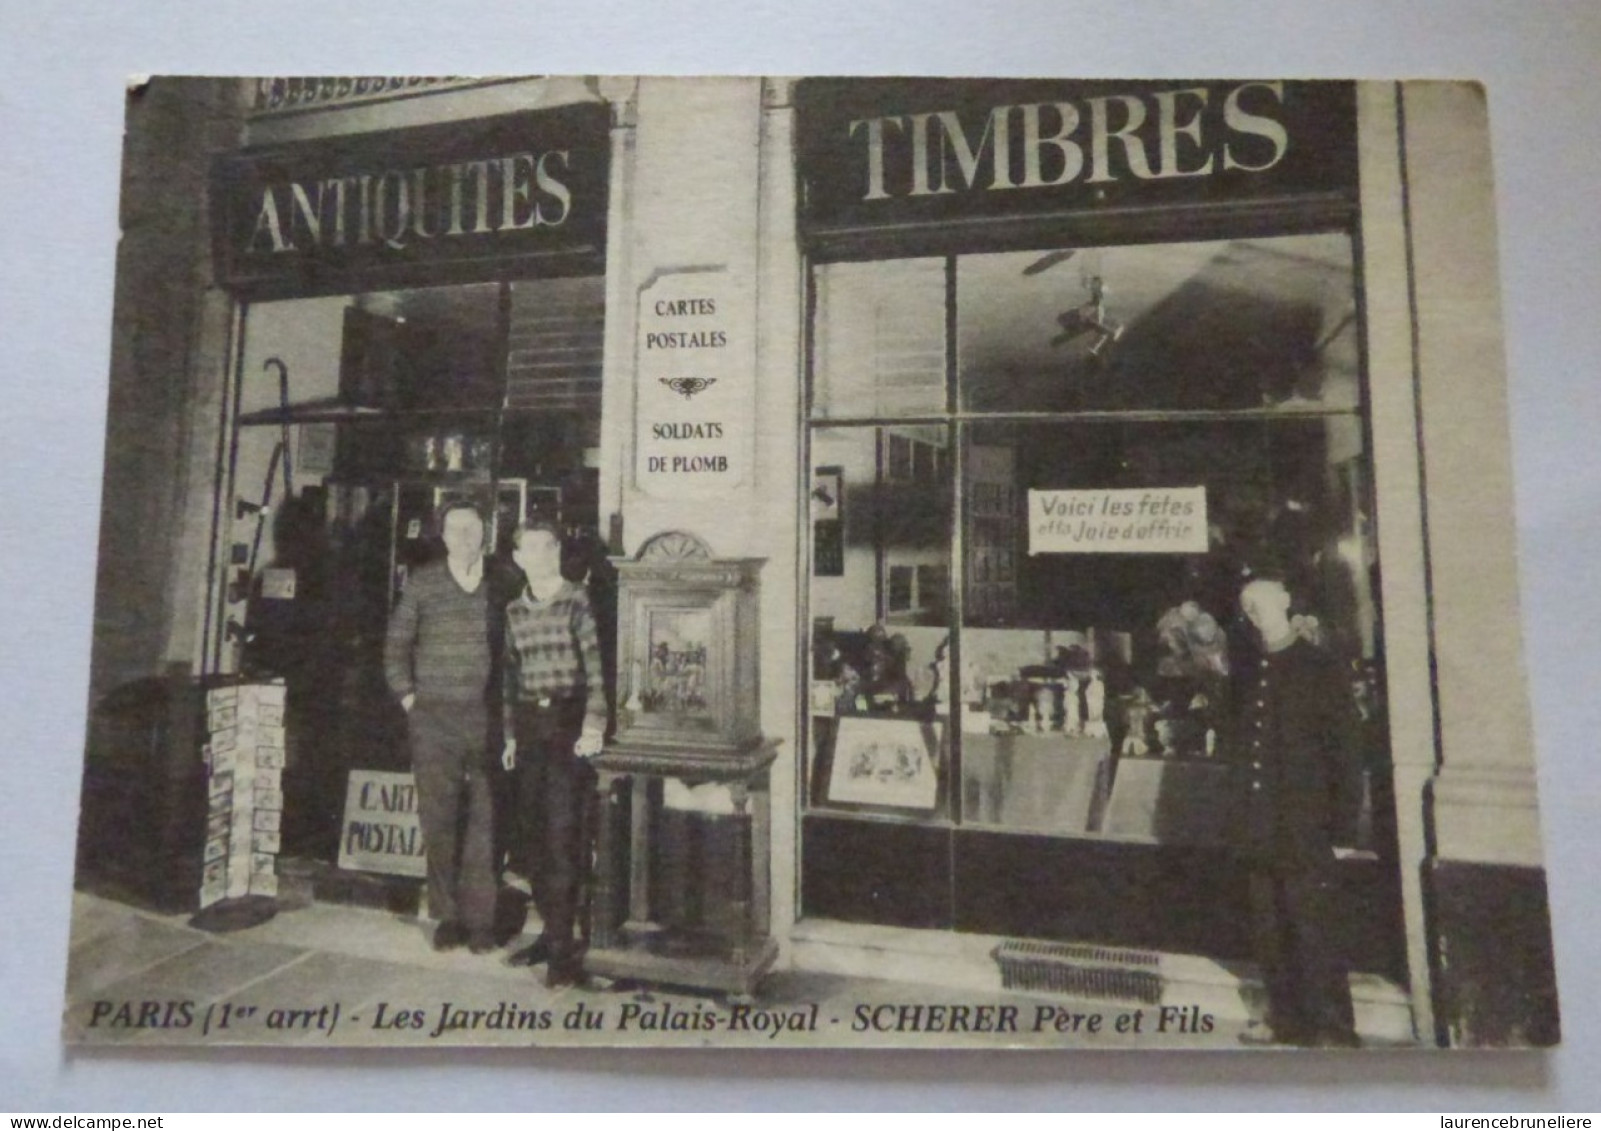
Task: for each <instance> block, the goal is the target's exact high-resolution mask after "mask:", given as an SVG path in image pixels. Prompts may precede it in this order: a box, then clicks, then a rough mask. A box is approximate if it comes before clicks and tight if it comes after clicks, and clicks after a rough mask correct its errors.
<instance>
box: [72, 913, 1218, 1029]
mask: <svg viewBox="0 0 1601 1131" xmlns="http://www.w3.org/2000/svg"><path fill="white" fill-rule="evenodd" d="M428 932H429V926H428V924H426V923H424V922H421V921H419V920H417V919H415V918H412V917H407V916H401V915H395V914H391V913H388V912H384V911H378V910H372V909H367V908H360V907H350V906H344V905H337V904H324V903H316V904H311V905H309V906H306V907H300V908H295V909H289V910H284V911H281V912H280V913H279V914H278V915H277V916H276V917H274V918H273V919H271V920H269V921H268V922H266V923H263V924H261V925H259V926H255V927H251V928H248V929H244V930H239V931H233V932H228V933H216V934H212V933H207V932H205V931H201V930H198V929H196V928H194V927H191V926H189V925H188V921H187V919H186V918H185V917H183V916H172V915H157V914H152V913H149V912H145V911H141V910H137V909H134V908H131V907H128V906H126V905H124V904H121V903H118V902H115V901H113V900H110V899H106V898H102V897H99V896H95V895H89V894H86V893H83V892H77V893H75V894H74V902H73V933H72V945H71V951H70V958H69V965H68V977H67V1007H66V1010H65V1012H64V1016H63V1034H64V1037H65V1039H66V1040H67V1041H68V1042H70V1043H73V1044H78V1045H96V1046H106V1045H116V1046H123V1047H129V1046H132V1047H153V1046H160V1045H187V1046H193V1045H203V1044H244V1045H252V1044H254V1045H278V1046H293V1047H299V1048H305V1047H308V1046H312V1047H314V1046H316V1045H343V1046H359V1045H383V1046H390V1047H405V1046H409V1047H440V1046H446V1045H483V1046H500V1047H518V1046H521V1047H532V1046H557V1045H587V1046H595V1045H611V1046H617V1045H632V1046H658V1047H678V1048H690V1047H711V1046H718V1047H736V1046H739V1047H789V1048H795V1047H814V1048H815V1047H837V1046H841V1045H848V1046H851V1047H886V1046H895V1047H910V1048H917V1047H924V1048H950V1047H967V1048H1000V1047H1032V1048H1061V1047H1080V1048H1122V1047H1129V1046H1131V1045H1135V1044H1138V1045H1140V1046H1142V1047H1170V1048H1171V1047H1184V1048H1240V1047H1241V1044H1242V1042H1241V1036H1242V1034H1243V1033H1245V1032H1246V1030H1247V1027H1248V1025H1247V1022H1246V1021H1245V1020H1244V1019H1243V1018H1242V1017H1233V1018H1231V1017H1226V1016H1216V1017H1213V1018H1211V1020H1210V1025H1211V1029H1210V1031H1209V1032H1195V1031H1193V1029H1194V1027H1195V1024H1196V1022H1197V1021H1198V1018H1195V1017H1194V1016H1193V1014H1194V1013H1198V1012H1199V1007H1190V1011H1189V1012H1188V1013H1186V1014H1184V1015H1183V1016H1181V1015H1180V1014H1179V1013H1177V1012H1175V1013H1173V1014H1170V1015H1169V1016H1168V1017H1167V1019H1166V1021H1167V1023H1166V1029H1167V1031H1166V1032H1158V1031H1156V1030H1157V1028H1158V1026H1159V1025H1161V1024H1162V1020H1163V1019H1162V1017H1161V1015H1160V1011H1159V1009H1158V1007H1154V1006H1145V1007H1143V1009H1141V1007H1139V1006H1137V1005H1133V1004H1129V1003H1119V1002H1090V1001H1077V1000H1074V999H1072V998H1067V997H1063V996H1059V995H1054V994H1039V995H1029V994H1019V993H1009V992H1006V991H1001V990H995V991H978V990H974V989H971V988H967V989H964V988H959V987H952V986H932V985H917V984H913V983H908V982H896V981H886V980H881V979H870V978H861V977H849V976H846V975H841V974H828V973H817V972H809V971H798V970H779V971H775V972H774V973H773V974H772V975H770V976H769V977H768V979H767V980H766V981H765V982H764V984H763V986H762V989H761V992H760V995H759V999H758V1000H757V1001H755V1002H754V1003H745V1004H741V1003H735V1002H730V1001H727V1000H724V999H722V998H719V997H715V996H697V995H696V994H694V993H692V992H682V991H672V992H668V991H665V990H662V989H659V988H655V987H642V986H639V985H629V984H624V983H618V984H615V985H604V984H601V983H600V982H599V981H598V980H596V981H593V982H591V983H590V984H587V985H584V986H575V987H567V988H563V989H560V990H555V991H552V990H547V989H546V988H545V987H544V984H543V982H542V980H541V977H540V976H539V975H542V974H543V968H539V969H538V970H537V971H529V970H525V969H513V968H510V967H508V966H506V965H505V964H504V962H503V959H504V954H505V952H496V953H494V954H490V955H473V954H469V953H468V952H466V951H464V950H462V951H452V952H449V953H444V954H440V953H436V952H435V951H434V950H433V949H432V948H431V947H430V945H429V933H428ZM527 941H530V940H529V937H528V936H526V935H525V936H524V937H523V939H522V940H520V941H519V942H518V943H514V944H513V946H514V947H515V946H517V945H521V944H522V943H525V942H527ZM1136 1010H1139V1011H1140V1012H1141V1013H1142V1014H1143V1016H1142V1017H1141V1018H1140V1020H1139V1022H1137V1024H1139V1025H1140V1027H1141V1031H1140V1032H1139V1034H1138V1035H1136V1034H1134V1033H1118V1032H1116V1031H1115V1026H1116V1025H1117V1023H1118V1019H1119V1018H1120V1017H1123V1016H1124V1015H1126V1014H1131V1013H1133V1012H1135V1011H1136ZM1096 1017H1098V1018H1099V1020H1098V1021H1096V1020H1092V1018H1096ZM1186 1018H1187V1019H1186ZM1123 1024H1124V1025H1125V1026H1128V1025H1132V1024H1136V1022H1133V1021H1131V1020H1125V1021H1124V1022H1123ZM1186 1028H1188V1029H1190V1030H1191V1031H1189V1032H1184V1031H1182V1030H1183V1029H1186ZM962 1029H966V1030H968V1031H965V1032H964V1031H961V1030H962ZM973 1030H987V1031H973Z"/></svg>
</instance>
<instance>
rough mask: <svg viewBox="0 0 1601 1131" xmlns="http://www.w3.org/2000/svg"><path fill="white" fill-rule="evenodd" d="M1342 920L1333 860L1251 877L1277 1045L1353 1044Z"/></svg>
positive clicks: (1255, 922)
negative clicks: (1339, 934) (1338, 934)
mask: <svg viewBox="0 0 1601 1131" xmlns="http://www.w3.org/2000/svg"><path fill="white" fill-rule="evenodd" d="M1339 915H1340V907H1339V900H1338V897H1337V888H1336V886H1335V880H1334V875H1333V862H1332V860H1331V861H1330V863H1329V865H1328V866H1327V867H1318V866H1316V865H1311V866H1308V867H1306V868H1299V869H1283V870H1270V869H1259V870H1256V871H1253V872H1252V873H1251V928H1252V935H1253V938H1254V941H1255V949H1256V955H1257V961H1258V962H1260V963H1261V965H1262V974H1263V977H1264V978H1265V980H1266V982H1267V994H1268V1023H1269V1024H1270V1025H1271V1026H1272V1027H1273V1035H1274V1037H1275V1038H1276V1039H1278V1040H1280V1041H1286V1042H1289V1043H1293V1044H1314V1043H1320V1042H1325V1041H1332V1042H1335V1043H1344V1042H1346V1041H1348V1040H1349V1039H1350V1038H1352V1037H1354V1036H1355V1033H1356V1021H1355V1016H1354V1013H1353V1010H1352V1006H1351V986H1350V982H1349V981H1348V980H1347V977H1346V969H1345V962H1344V961H1343V959H1342V958H1341V956H1340V953H1339V947H1338V944H1337V941H1336V939H1335V937H1334V929H1335V925H1336V924H1337V923H1338V921H1339Z"/></svg>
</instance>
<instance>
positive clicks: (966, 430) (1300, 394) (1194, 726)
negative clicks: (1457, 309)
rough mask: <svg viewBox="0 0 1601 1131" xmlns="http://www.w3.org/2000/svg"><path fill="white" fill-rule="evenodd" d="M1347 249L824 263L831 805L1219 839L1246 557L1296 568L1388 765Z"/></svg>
mask: <svg viewBox="0 0 1601 1131" xmlns="http://www.w3.org/2000/svg"><path fill="white" fill-rule="evenodd" d="M1352 262H1353V261H1352V251H1351V241H1350V238H1349V236H1348V235H1346V234H1344V233H1327V234H1314V235H1298V236H1286V237H1281V238H1270V239H1253V240H1242V241H1231V242H1207V243H1187V244H1166V245H1141V246H1131V247H1107V248H1082V249H1068V248H1061V249H1048V248H1047V249H1042V250H1039V251H1029V252H1002V253H993V254H980V255H966V256H957V257H953V258H951V259H907V260H892V261H886V262H874V263H836V264H824V265H819V266H817V267H816V268H814V271H813V285H814V288H815V304H814V322H813V326H812V337H813V343H814V352H813V359H812V360H813V366H812V373H813V385H812V400H811V406H812V408H811V412H812V421H813V423H812V425H811V428H810V430H809V436H810V445H811V457H812V461H813V465H814V477H813V482H814V485H815V484H818V483H824V484H826V485H833V484H838V485H839V487H838V491H837V492H835V493H836V494H837V495H838V498H837V499H835V500H834V502H833V503H831V504H830V507H831V508H832V509H828V508H825V509H824V510H819V509H818V507H819V504H817V503H815V502H814V505H813V508H812V519H813V522H812V535H813V538H814V539H815V540H816V541H815V543H814V546H813V559H812V560H813V564H814V567H817V568H814V570H813V573H812V578H811V584H810V590H809V601H810V609H809V611H810V615H811V618H812V625H813V638H812V670H811V676H812V681H813V682H812V696H811V718H810V736H811V747H812V750H811V754H812V757H811V758H810V759H809V762H808V770H809V779H808V781H807V783H806V785H807V789H806V796H807V798H808V802H809V805H810V806H811V808H812V809H813V810H814V811H815V812H818V813H822V812H825V811H826V812H838V813H840V814H841V815H847V814H849V815H857V816H873V817H877V818H884V819H892V820H895V821H898V822H902V823H905V822H912V823H924V824H929V823H932V824H936V825H947V826H949V827H952V828H955V829H962V828H971V829H975V830H988V831H992V832H1008V833H1020V834H1029V835H1034V836H1039V835H1045V836H1051V837H1062V838H1078V839H1085V838H1088V839H1097V840H1108V841H1129V842H1140V843H1147V844H1165V845H1211V844H1218V843H1220V842H1221V840H1222V838H1223V835H1224V828H1223V822H1224V820H1225V818H1226V810H1227V797H1226V795H1227V789H1228V785H1227V770H1226V768H1225V767H1226V766H1227V764H1228V762H1229V758H1230V754H1231V746H1230V744H1231V743H1233V742H1234V741H1235V738H1234V729H1235V728H1234V717H1235V711H1234V702H1235V699H1236V694H1235V692H1234V689H1233V688H1234V681H1235V680H1234V677H1235V675H1236V674H1237V673H1238V671H1240V670H1242V665H1245V664H1247V663H1249V662H1251V661H1252V660H1253V658H1254V656H1255V654H1256V652H1255V649H1256V647H1257V646H1256V644H1255V642H1254V638H1253V634H1252V631H1251V629H1250V626H1249V625H1248V624H1247V623H1246V622H1245V621H1244V620H1243V618H1242V617H1241V614H1240V611H1239V592H1240V587H1241V583H1242V580H1243V579H1244V577H1245V576H1246V575H1247V571H1254V572H1258V573H1260V572H1263V571H1271V572H1273V573H1275V574H1277V575H1281V576H1285V577H1287V578H1288V579H1289V582H1290V586H1291V589H1292V592H1293V593H1294V595H1295V598H1296V602H1297V604H1296V608H1295V610H1294V611H1295V612H1296V613H1297V615H1298V616H1299V617H1300V618H1301V619H1300V620H1299V621H1298V622H1297V623H1298V625H1300V626H1301V627H1302V629H1303V630H1304V631H1305V632H1307V633H1309V634H1311V635H1313V636H1315V637H1316V639H1317V641H1318V643H1319V644H1320V645H1321V646H1322V647H1324V648H1326V649H1328V650H1329V651H1331V652H1332V653H1333V654H1335V655H1336V656H1337V657H1338V659H1339V660H1340V661H1341V663H1342V664H1344V666H1345V670H1347V671H1348V672H1349V674H1350V684H1351V693H1352V699H1353V706H1354V707H1359V708H1360V711H1361V715H1362V717H1363V718H1364V719H1365V720H1366V722H1365V724H1364V726H1363V728H1362V741H1363V742H1364V743H1365V744H1366V746H1367V747H1368V749H1366V750H1365V751H1364V756H1365V757H1366V759H1367V762H1368V764H1369V766H1370V767H1372V768H1373V770H1374V772H1375V778H1376V779H1377V777H1380V776H1382V774H1383V772H1384V770H1385V768H1386V767H1387V765H1388V751H1387V749H1386V748H1385V739H1384V737H1383V735H1384V726H1383V723H1382V714H1381V712H1382V696H1381V693H1380V689H1381V683H1382V679H1381V672H1380V666H1381V659H1382V658H1381V656H1380V654H1379V641H1380V640H1381V639H1382V634H1381V631H1380V622H1379V612H1378V606H1377V584H1376V571H1377V552H1376V548H1375V545H1374V540H1373V529H1372V520H1371V515H1372V514H1373V508H1372V505H1371V502H1370V500H1369V497H1368V493H1369V490H1370V487H1369V475H1368V463H1369V461H1368V453H1367V450H1366V444H1365V425H1364V421H1363V418H1362V415H1361V410H1362V401H1361V395H1360V390H1361V381H1360V364H1359V360H1360V353H1359V349H1358V341H1357V329H1356V327H1357V315H1356V296H1357V288H1356V284H1355V279H1354V275H1353V267H1352ZM947 341H954V343H955V349H954V350H947V349H946V348H945V343H946V342H947ZM914 359H915V360H914ZM908 416H917V417H919V418H920V419H918V420H917V421H915V422H909V421H906V419H905V418H906V417H908ZM844 418H850V424H849V426H842V425H840V424H835V423H832V422H833V421H838V420H841V419H844ZM1047 505H1048V506H1049V507H1051V508H1054V509H1053V510H1051V511H1046V510H1044V508H1045V507H1047ZM1123 508H1132V509H1127V510H1125V509H1123ZM1113 516H1117V517H1119V519H1120V520H1119V521H1115V522H1114V521H1111V518H1112V517H1113ZM825 519H827V520H828V521H824V520H825ZM1045 519H1049V520H1050V522H1049V523H1048V524H1046V525H1048V526H1049V529H1044V527H1043V526H1042V522H1043V521H1044V520H1045ZM830 522H831V523H832V525H830ZM851 720H857V721H854V722H853V721H851ZM868 722H870V723H871V725H870V726H869V725H867V724H868ZM851 732H855V733H851ZM886 751H889V752H890V753H885V752H886ZM845 759H855V763H856V771H857V772H858V776H859V777H860V776H873V775H877V777H878V778H880V779H881V780H882V782H883V783H884V784H883V785H881V786H880V787H879V788H877V789H874V788H870V787H865V786H860V785H856V786H852V785H850V784H849V783H848V782H847V783H846V785H845V787H844V788H842V787H841V782H842V781H845V780H846V779H845V778H843V777H842V771H841V770H840V768H839V767H840V766H841V765H842V763H843V760H845ZM896 759H900V761H897V760H896ZM925 767H926V768H927V769H929V770H931V771H932V772H933V774H934V778H935V780H934V781H933V782H922V784H921V785H918V786H916V787H915V788H914V784H913V783H915V782H918V781H919V780H920V778H919V775H920V774H921V773H922V772H923V769H924V768H925ZM1364 827H1365V828H1366V829H1367V830H1368V835H1369V836H1370V837H1371V835H1372V833H1373V814H1372V812H1371V808H1370V811H1369V812H1368V814H1367V815H1366V820H1365V825H1364ZM958 855H960V853H959V852H958Z"/></svg>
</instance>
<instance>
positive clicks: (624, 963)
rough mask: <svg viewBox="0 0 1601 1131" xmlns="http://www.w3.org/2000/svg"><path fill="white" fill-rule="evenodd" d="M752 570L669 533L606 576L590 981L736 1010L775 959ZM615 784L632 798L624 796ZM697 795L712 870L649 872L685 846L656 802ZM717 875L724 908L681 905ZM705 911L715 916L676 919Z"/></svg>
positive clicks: (695, 899) (699, 900) (767, 750)
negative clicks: (699, 992) (612, 641)
mask: <svg viewBox="0 0 1601 1131" xmlns="http://www.w3.org/2000/svg"><path fill="white" fill-rule="evenodd" d="M761 566H762V562H761V561H760V560H755V559H738V560H719V559H714V558H712V556H711V554H710V552H709V550H708V549H707V548H706V546H705V544H704V543H703V542H701V541H700V540H699V539H697V538H695V537H694V536H692V535H689V534H684V533H681V532H676V531H674V532H669V533H667V534H661V535H657V536H656V537H655V538H653V539H651V540H650V541H649V542H647V543H646V544H645V546H644V548H643V549H642V550H641V551H640V553H639V555H638V556H637V557H636V558H635V559H634V560H632V561H624V562H619V563H617V583H618V640H617V656H618V667H619V671H618V675H617V687H618V698H619V703H618V724H617V731H616V737H615V739H614V740H613V741H612V742H611V743H610V744H609V745H608V746H607V748H606V750H605V751H604V752H603V753H602V754H600V755H599V756H598V757H597V758H596V759H595V769H596V771H597V773H598V775H599V789H600V800H601V808H600V829H599V837H598V843H599V848H598V852H597V859H596V880H595V891H594V900H593V910H592V914H593V916H594V921H593V923H592V927H591V935H590V949H589V952H588V953H587V955H586V956H585V959H584V964H585V967H586V969H588V970H589V971H591V972H592V973H596V974H603V975H606V976H609V977H614V978H629V979H639V980H643V981H652V982H661V983H665V984H668V985H684V986H698V987H702V988H705V989H712V990H718V991H721V992H724V993H729V994H734V995H742V996H748V995H750V994H753V993H754V992H755V990H756V988H757V986H758V985H759V984H760V981H761V978H762V976H763V975H764V974H765V973H766V971H767V969H768V968H769V967H770V966H771V965H772V962H773V959H774V958H775V957H776V955H777V946H776V944H775V943H774V942H773V940H772V938H771V937H770V936H769V934H768V929H769V921H770V918H771V916H770V901H769V895H768V874H769V871H770V860H769V856H770V843H771V832H770V827H771V826H770V801H769V797H770V791H769V774H770V770H771V767H772V763H773V759H774V756H775V754H776V750H777V743H776V742H772V741H768V740H766V739H764V738H763V737H762V735H761V733H760V727H759V721H758V720H759V709H758V708H759V704H758V698H759V693H760V675H759V671H758V667H757V658H758V646H759V643H760V641H759V625H758V621H757V613H758V597H759V583H758V578H759V574H760V570H761ZM624 780H631V781H632V786H633V787H632V788H631V789H629V790H626V791H624V790H622V789H621V788H620V786H621V784H622V782H623V781H624ZM658 781H659V782H661V783H663V785H662V786H661V787H660V788H658V787H656V786H655V785H654V784H653V783H655V782H658ZM708 790H709V791H710V792H711V794H712V796H714V797H715V799H716V800H715V802H714V803H713V805H712V806H711V808H712V810H714V812H712V813H709V814H707V816H708V820H707V821H706V822H703V823H705V824H709V825H712V826H714V827H716V826H720V827H721V829H722V830H723V832H724V835H714V836H709V837H707V838H706V844H707V846H708V847H707V851H710V852H713V853H714V854H716V855H717V857H718V859H716V860H715V861H707V862H705V864H704V866H702V867H698V868H686V869H679V870H676V872H675V873H674V874H673V875H672V876H671V877H669V876H666V875H664V870H663V869H661V868H659V867H654V866H655V865H657V864H659V862H660V861H661V860H662V859H663V858H664V857H671V856H673V855H674V852H675V849H676V848H677V847H679V845H678V844H677V843H676V842H674V841H673V838H674V837H675V836H683V835H686V834H685V833H684V830H683V828H682V826H683V825H684V824H685V822H683V821H681V820H680V821H677V822H675V821H674V820H673V814H672V813H671V812H670V811H669V809H668V806H667V805H666V804H665V803H664V801H663V800H662V798H663V797H664V796H665V795H666V794H667V793H669V791H671V792H672V793H674V794H676V795H677V796H679V797H681V798H682V797H685V796H688V795H690V794H692V793H695V792H697V791H699V792H700V793H701V794H702V795H705V794H706V793H707V791H708ZM625 793H626V796H627V797H628V802H627V805H626V807H625V805H624V802H623V800H622V799H623V797H624V795H625ZM677 812H679V813H682V812H683V809H682V808H680V809H679V810H677ZM624 823H626V826H627V835H626V837H622V836H620V835H619V833H620V827H621V826H622V825H623V824H624ZM675 823H676V824H677V825H678V826H680V827H679V828H677V829H675V828H674V825H675ZM624 841H626V843H627V845H628V849H627V852H626V854H625V853H624V852H623V851H622V850H621V844H622V843H624ZM716 876H721V877H726V880H727V890H726V892H725V893H708V892H705V891H700V890H687V891H686V890H683V889H684V888H685V886H686V885H688V886H691V887H693V885H702V886H705V885H709V884H710V883H711V882H712V880H711V877H716ZM664 885H665V887H664ZM719 894H721V895H725V896H726V898H724V899H722V900H719V899H718V898H716V896H717V895H719ZM703 897H709V898H703ZM719 902H720V903H721V910H720V912H719V913H717V914H714V915H701V916H692V915H685V914H682V913H681V912H682V908H684V907H686V906H705V905H707V904H710V903H719Z"/></svg>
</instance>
